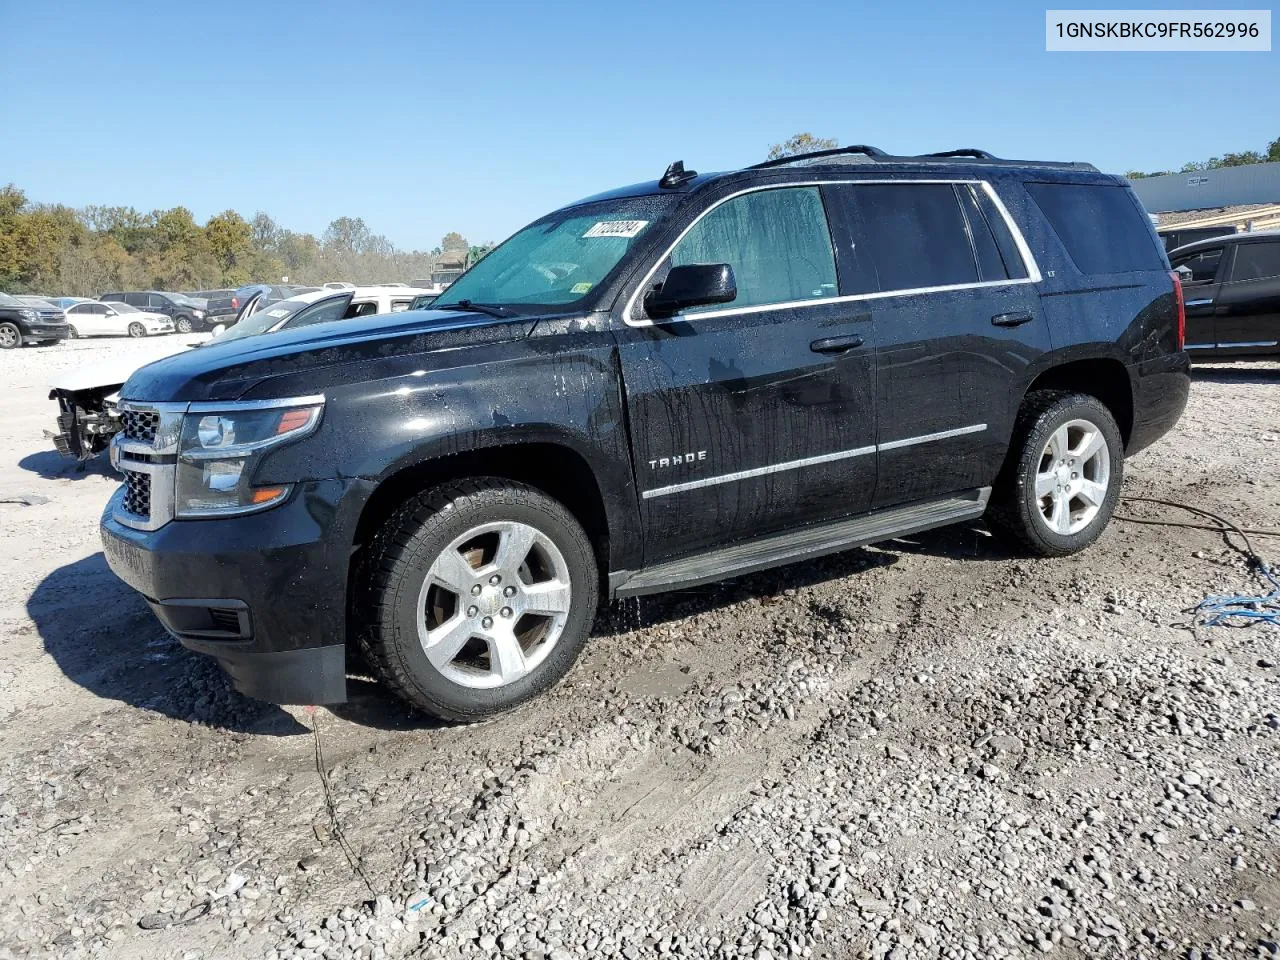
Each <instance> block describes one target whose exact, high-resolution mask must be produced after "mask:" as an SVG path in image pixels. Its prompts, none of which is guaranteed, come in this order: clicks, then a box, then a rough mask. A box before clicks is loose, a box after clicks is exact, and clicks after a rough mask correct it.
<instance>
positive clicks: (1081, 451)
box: [1035, 420, 1111, 536]
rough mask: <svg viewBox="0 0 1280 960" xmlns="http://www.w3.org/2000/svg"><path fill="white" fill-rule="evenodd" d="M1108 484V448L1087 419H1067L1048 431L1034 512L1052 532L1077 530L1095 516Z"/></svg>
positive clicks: (1063, 533)
mask: <svg viewBox="0 0 1280 960" xmlns="http://www.w3.org/2000/svg"><path fill="white" fill-rule="evenodd" d="M1110 485H1111V451H1110V449H1109V448H1108V447H1107V441H1106V437H1104V436H1103V434H1102V431H1101V430H1100V429H1099V428H1098V426H1097V425H1096V424H1094V423H1090V422H1089V421H1088V420H1071V421H1069V422H1067V423H1064V424H1063V425H1062V426H1060V427H1058V429H1056V430H1054V431H1053V433H1052V434H1050V436H1049V438H1048V439H1047V440H1046V441H1045V445H1044V449H1043V450H1042V451H1041V453H1040V465H1039V467H1037V469H1036V474H1035V489H1036V502H1037V504H1038V506H1039V509H1038V511H1037V512H1038V513H1039V515H1040V520H1041V522H1042V523H1044V525H1045V526H1046V527H1047V528H1048V529H1050V530H1052V531H1053V532H1054V533H1057V534H1061V535H1064V536H1069V535H1071V534H1076V533H1079V532H1080V531H1082V530H1084V529H1085V528H1086V527H1088V526H1089V525H1090V524H1091V523H1093V522H1094V520H1095V519H1096V518H1097V516H1098V513H1099V511H1100V510H1101V508H1102V506H1103V504H1104V503H1106V500H1107V491H1108V490H1109V489H1110Z"/></svg>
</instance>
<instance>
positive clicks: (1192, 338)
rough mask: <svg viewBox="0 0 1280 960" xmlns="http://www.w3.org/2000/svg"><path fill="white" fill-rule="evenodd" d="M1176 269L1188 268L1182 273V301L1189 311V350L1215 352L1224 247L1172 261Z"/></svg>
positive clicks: (1213, 248) (1224, 268) (1223, 270)
mask: <svg viewBox="0 0 1280 960" xmlns="http://www.w3.org/2000/svg"><path fill="white" fill-rule="evenodd" d="M1173 267H1174V269H1175V270H1177V269H1178V268H1179V267H1186V268H1187V270H1189V271H1191V273H1190V276H1188V275H1187V273H1186V272H1185V271H1179V272H1180V273H1181V274H1182V278H1183V280H1182V300H1183V303H1184V304H1185V306H1186V312H1187V349H1188V350H1212V349H1214V347H1216V346H1217V343H1218V335H1217V330H1216V329H1215V325H1214V311H1215V301H1216V300H1217V298H1218V293H1219V291H1220V289H1221V286H1222V285H1221V283H1220V282H1219V277H1220V275H1221V274H1225V273H1226V264H1225V263H1223V256H1222V247H1211V248H1209V249H1207V250H1197V251H1196V252H1195V253H1190V254H1185V255H1183V256H1180V257H1177V258H1175V259H1174V261H1173Z"/></svg>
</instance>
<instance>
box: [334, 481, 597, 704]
mask: <svg viewBox="0 0 1280 960" xmlns="http://www.w3.org/2000/svg"><path fill="white" fill-rule="evenodd" d="M362 579H363V581H364V583H363V590H362V593H361V595H360V597H359V599H358V601H357V606H358V613H359V620H360V621H361V632H360V645H361V650H362V652H363V654H364V656H365V658H366V660H368V662H369V663H370V664H371V665H372V666H373V668H374V672H375V673H376V674H377V675H378V677H379V678H380V679H381V680H382V681H383V682H384V683H385V684H386V685H387V686H389V687H390V688H391V689H392V690H394V691H395V692H396V693H397V694H399V695H400V696H401V697H402V698H404V699H405V700H407V701H408V702H410V703H411V704H413V705H414V706H417V707H419V708H421V709H423V710H425V711H427V712H428V713H432V714H435V715H436V716H439V717H442V718H444V719H447V720H461V721H473V720H481V719H484V718H486V717H490V716H493V715H494V714H497V713H500V712H502V711H504V710H508V709H510V708H511V707H514V706H516V705H517V704H520V703H522V702H524V701H525V700H528V699H529V698H531V697H533V696H536V695H537V694H539V693H542V692H543V691H545V690H547V689H549V688H550V687H552V686H554V685H555V684H556V683H557V682H559V680H560V679H561V678H563V677H564V675H565V674H566V673H568V672H569V669H570V668H571V667H572V666H573V664H574V662H575V661H576V660H577V658H578V654H579V653H580V652H581V650H582V647H583V646H584V645H585V643H586V639H587V634H588V632H589V631H590V629H591V624H592V621H593V619H594V617H595V611H596V603H597V596H598V592H599V584H598V577H597V572H596V564H595V556H594V553H593V551H592V549H591V542H590V541H589V540H588V538H587V535H586V533H585V532H584V531H583V529H582V527H581V525H580V524H579V523H578V522H577V520H575V519H574V517H573V515H572V514H570V513H569V511H568V510H566V509H565V508H564V507H563V506H562V505H561V504H560V503H558V502H557V501H555V500H553V499H551V498H550V497H548V496H546V495H545V494H543V493H541V492H540V491H537V490H535V489H533V488H531V487H527V486H525V485H523V484H518V483H513V482H510V481H505V480H496V479H482V480H467V481H458V482H454V483H449V484H445V485H443V486H440V487H437V488H435V489H433V490H430V491H428V492H426V493H424V494H421V495H419V496H418V497H415V498H414V499H413V500H411V501H409V502H408V503H406V504H405V505H404V506H403V507H401V508H400V509H399V510H398V511H397V512H396V513H395V514H394V515H393V516H392V517H391V518H390V519H389V520H388V521H387V522H386V524H385V525H384V526H383V528H382V530H381V531H379V533H378V535H377V537H376V538H375V540H374V542H373V544H372V545H371V546H370V550H369V558H368V561H367V564H366V567H365V573H364V576H363V578H362Z"/></svg>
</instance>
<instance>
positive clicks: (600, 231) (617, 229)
mask: <svg viewBox="0 0 1280 960" xmlns="http://www.w3.org/2000/svg"><path fill="white" fill-rule="evenodd" d="M648 225H649V221H648V220H601V221H600V222H599V223H595V224H592V226H591V229H590V230H588V231H587V232H586V233H584V234H583V236H584V237H625V238H630V237H634V236H637V235H638V234H639V233H640V231H641V230H643V229H644V228H645V227H647V226H648Z"/></svg>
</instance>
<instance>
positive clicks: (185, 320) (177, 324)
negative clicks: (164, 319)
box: [173, 317, 191, 333]
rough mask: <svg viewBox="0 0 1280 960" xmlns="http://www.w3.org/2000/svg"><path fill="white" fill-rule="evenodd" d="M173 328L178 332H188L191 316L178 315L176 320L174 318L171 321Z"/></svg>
mask: <svg viewBox="0 0 1280 960" xmlns="http://www.w3.org/2000/svg"><path fill="white" fill-rule="evenodd" d="M173 329H175V330H177V331H178V332H179V333H190V332H191V318H190V317H178V318H177V319H176V320H174V321H173Z"/></svg>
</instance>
